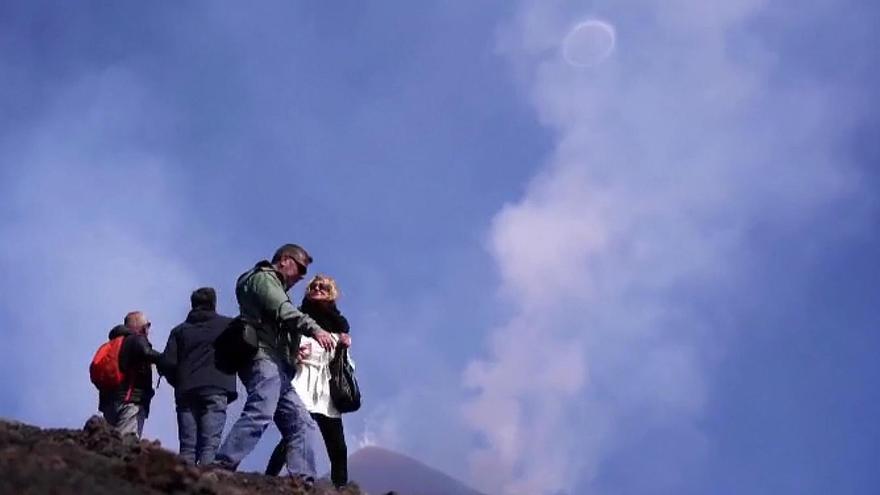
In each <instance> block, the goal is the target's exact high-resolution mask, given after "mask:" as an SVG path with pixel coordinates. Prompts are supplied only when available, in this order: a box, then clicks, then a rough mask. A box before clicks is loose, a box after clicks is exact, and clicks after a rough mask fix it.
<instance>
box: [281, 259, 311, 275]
mask: <svg viewBox="0 0 880 495" xmlns="http://www.w3.org/2000/svg"><path fill="white" fill-rule="evenodd" d="M286 258H288V259H290V260H291V261H293V264H294V265H296V270H297V271H298V272H299V274H300V275H301V276H305V275H306V274H307V273H308V272H309V267H307V266H306V265H303V264H302V263H300V262H299V261H298V260H297V259H296V258H294V257H293V256H286Z"/></svg>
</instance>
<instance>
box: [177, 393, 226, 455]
mask: <svg viewBox="0 0 880 495" xmlns="http://www.w3.org/2000/svg"><path fill="white" fill-rule="evenodd" d="M226 400H227V397H226V394H211V395H195V394H193V395H189V396H183V397H180V398H179V399H178V400H177V435H178V438H179V440H180V457H182V458H183V460H185V461H186V462H188V463H190V464H196V463H198V464H201V465H207V464H211V463H212V462H214V454H216V453H217V447H219V446H220V437H221V436H222V435H223V426H225V425H226Z"/></svg>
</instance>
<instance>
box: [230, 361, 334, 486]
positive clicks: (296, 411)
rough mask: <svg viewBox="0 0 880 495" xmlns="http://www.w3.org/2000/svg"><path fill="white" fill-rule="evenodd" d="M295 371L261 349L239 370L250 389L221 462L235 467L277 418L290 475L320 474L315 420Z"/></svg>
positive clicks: (312, 475) (310, 477)
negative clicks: (312, 440)
mask: <svg viewBox="0 0 880 495" xmlns="http://www.w3.org/2000/svg"><path fill="white" fill-rule="evenodd" d="M294 373H295V370H293V369H291V368H290V367H288V366H287V365H285V364H283V363H281V362H279V361H278V360H276V359H274V358H272V357H270V356H268V355H267V354H266V353H265V352H263V351H262V350H260V351H259V352H258V353H257V356H256V357H255V358H254V360H253V361H252V362H251V364H250V365H249V366H247V367H246V368H245V369H243V370H241V371H239V377H240V378H241V381H242V382H243V383H244V386H245V388H246V389H247V394H248V396H247V401H246V402H245V404H244V409H243V410H242V411H241V417H239V418H238V420H237V421H236V422H235V424H234V425H233V426H232V429H231V430H230V431H229V435H227V436H226V440H225V441H224V442H223V446H221V447H220V452H218V453H217V463H218V464H220V465H222V466H224V467H228V468H231V469H236V468H237V467H238V464H239V463H240V462H241V460H242V459H244V458H245V457H246V456H247V455H248V454H250V453H251V451H252V450H254V447H256V446H257V442H259V441H260V437H261V436H262V435H263V432H264V431H266V427H267V426H269V422H270V421H272V420H273V419H274V420H275V424H276V425H277V426H278V431H280V432H281V437H282V441H283V442H284V443H285V445H286V446H287V470H288V471H289V472H290V474H291V476H298V477H301V478H309V479H312V480H314V479H315V478H316V477H317V473H316V469H315V453H314V450H313V449H312V446H311V444H310V443H309V435H310V434H312V432H313V431H314V430H315V422H314V420H313V419H312V417H311V416H309V412H308V411H307V410H306V407H305V405H304V404H303V402H302V400H301V399H300V398H299V396H298V395H296V391H295V390H294V389H293V385H291V383H290V381H291V379H292V378H293V374H294Z"/></svg>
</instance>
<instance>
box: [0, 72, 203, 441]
mask: <svg viewBox="0 0 880 495" xmlns="http://www.w3.org/2000/svg"><path fill="white" fill-rule="evenodd" d="M46 108H47V109H48V110H47V111H46V113H45V114H44V115H41V116H38V117H37V118H36V119H35V121H34V123H33V124H32V126H31V127H30V128H29V129H28V130H26V131H25V130H22V131H21V134H22V139H21V141H20V142H19V143H18V144H17V145H16V146H15V147H11V146H10V147H8V148H6V153H7V156H5V157H4V161H6V162H7V163H10V164H13V165H12V166H13V167H15V170H16V173H15V175H14V177H15V180H14V181H12V182H11V183H7V184H5V185H4V187H3V194H4V197H5V199H6V201H7V202H8V207H9V209H10V211H13V212H14V216H13V217H12V220H11V221H9V222H7V223H5V224H4V225H3V228H2V232H0V234H2V238H3V239H4V242H5V243H6V245H5V249H4V250H3V254H2V256H0V266H3V272H4V273H5V274H6V276H7V277H8V280H9V281H12V280H14V281H15V282H14V283H10V284H7V286H8V287H15V292H14V293H11V294H7V295H5V296H4V298H5V301H4V303H5V304H6V306H7V307H8V311H7V316H8V317H10V318H11V319H14V320H15V321H17V322H18V326H17V328H15V329H14V331H9V332H7V334H6V335H7V336H8V338H9V339H10V341H11V343H10V344H8V345H7V346H5V347H6V348H7V349H6V350H7V351H8V354H7V356H6V360H7V365H8V366H10V369H15V370H17V371H18V372H19V373H20V375H19V376H18V377H17V378H16V387H17V388H16V393H15V395H16V402H17V403H18V407H17V409H18V414H17V416H19V417H22V418H26V419H27V421H30V422H34V423H37V424H41V425H47V426H61V425H64V426H80V425H81V424H82V422H84V421H85V418H87V417H88V416H89V415H90V414H92V413H94V412H95V411H96V408H97V393H96V391H95V390H94V387H93V386H92V385H91V383H90V382H89V380H88V371H87V369H88V363H89V361H90V359H91V357H92V354H93V353H94V352H95V350H96V349H97V347H98V346H99V345H100V344H101V343H103V342H104V341H105V340H106V338H107V333H108V331H109V330H110V328H111V327H112V326H114V325H115V324H118V323H121V322H122V318H123V316H124V315H125V313H126V312H128V311H130V310H134V309H141V310H144V311H145V312H146V313H147V314H148V316H149V317H150V318H151V320H152V322H153V323H154V326H153V328H154V334H153V335H152V337H151V340H152V341H153V344H154V346H156V347H158V348H159V349H161V348H162V347H163V346H164V343H165V338H166V337H167V334H168V331H169V330H170V328H171V327H172V326H173V325H175V324H176V323H177V322H179V321H180V320H181V319H182V317H183V316H184V315H185V314H186V310H187V309H188V299H187V297H188V294H189V292H190V291H191V290H192V289H193V288H194V287H196V286H198V279H197V277H196V276H195V274H194V273H193V271H192V270H191V269H190V268H189V267H188V266H187V264H186V262H185V261H184V260H183V259H182V258H181V257H180V256H179V255H177V254H176V252H175V251H176V248H177V247H179V246H181V245H183V244H185V243H186V242H187V236H186V235H182V232H183V230H182V226H181V223H180V221H179V217H180V212H181V211H182V210H183V209H184V208H186V207H187V206H188V205H187V204H186V201H185V200H184V199H181V196H180V195H179V193H178V192H177V191H175V187H177V185H175V184H174V182H175V181H174V179H175V176H174V171H173V169H174V167H175V164H174V163H173V162H171V161H169V159H167V158H166V157H164V156H162V155H161V154H160V153H159V152H158V151H156V150H153V149H150V147H149V145H148V144H147V143H146V142H145V137H144V136H145V134H149V133H148V132H147V133H145V132H144V131H146V129H145V127H144V126H145V125H146V124H145V123H146V122H152V123H153V124H155V123H156V122H162V121H163V119H164V118H165V116H164V115H163V114H162V109H161V107H160V106H159V105H158V104H157V102H156V100H155V99H154V98H152V97H151V95H149V94H148V93H147V92H146V91H144V90H143V88H141V87H140V86H139V85H138V83H137V80H136V78H134V77H133V76H132V75H131V74H129V73H127V72H125V71H122V70H115V69H109V70H105V71H102V72H98V73H95V74H91V75H89V76H87V77H84V78H82V79H80V80H78V81H76V82H74V83H72V84H71V85H70V86H69V87H67V88H64V89H63V90H62V91H59V92H58V93H57V96H56V98H55V99H54V100H53V101H52V102H49V104H48V105H47V107H46ZM197 232H198V228H197V226H191V228H190V229H189V230H188V233H189V234H188V235H193V233H197ZM170 395H171V394H170V387H168V386H167V385H166V386H164V387H163V388H161V389H160V392H159V396H158V398H157V400H156V401H155V403H156V405H155V406H154V413H153V414H152V416H151V418H150V420H149V421H148V422H147V426H146V434H147V435H148V436H150V437H159V438H160V439H162V441H163V443H165V444H171V445H174V444H175V443H176V426H175V423H174V419H173V414H166V413H162V412H160V413H159V414H156V410H157V409H159V410H160V411H162V410H166V411H170V410H172V406H171V405H170V401H171V397H170Z"/></svg>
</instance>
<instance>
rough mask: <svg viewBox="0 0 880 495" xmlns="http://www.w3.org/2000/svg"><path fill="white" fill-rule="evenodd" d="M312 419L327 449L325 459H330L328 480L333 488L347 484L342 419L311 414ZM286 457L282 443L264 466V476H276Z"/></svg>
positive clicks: (346, 450)
mask: <svg viewBox="0 0 880 495" xmlns="http://www.w3.org/2000/svg"><path fill="white" fill-rule="evenodd" d="M312 418H313V419H314V420H315V423H318V428H319V429H320V430H321V436H322V437H323V438H324V446H325V447H327V457H329V458H330V480H331V481H332V482H333V484H334V485H335V486H343V485H345V484H346V483H348V448H347V447H346V445H345V431H344V430H343V429H342V418H331V417H329V416H324V415H323V414H317V413H312ZM286 455H287V453H286V452H285V447H284V442H283V441H282V442H280V443H278V445H277V446H276V447H275V450H273V451H272V456H271V457H270V458H269V464H268V465H267V466H266V474H268V475H270V476H277V475H278V473H280V472H281V469H282V468H284V461H285V458H286Z"/></svg>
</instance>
